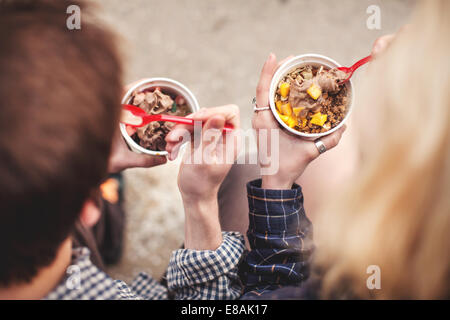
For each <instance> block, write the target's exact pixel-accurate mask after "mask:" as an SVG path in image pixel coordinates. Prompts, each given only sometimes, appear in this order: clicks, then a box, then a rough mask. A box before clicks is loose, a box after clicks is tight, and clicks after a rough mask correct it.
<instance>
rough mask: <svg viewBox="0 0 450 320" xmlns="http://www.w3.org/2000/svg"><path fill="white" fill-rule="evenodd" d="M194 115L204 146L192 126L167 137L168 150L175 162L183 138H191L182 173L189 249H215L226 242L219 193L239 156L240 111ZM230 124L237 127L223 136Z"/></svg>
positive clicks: (232, 107) (222, 109) (218, 110)
mask: <svg viewBox="0 0 450 320" xmlns="http://www.w3.org/2000/svg"><path fill="white" fill-rule="evenodd" d="M190 116H191V117H192V118H193V119H194V120H197V121H201V122H202V123H203V128H202V132H201V137H200V139H199V140H201V144H199V145H195V143H194V141H193V139H194V137H193V136H194V134H193V133H194V132H193V127H192V126H188V125H176V126H175V127H174V128H173V129H172V130H171V131H170V133H169V134H168V135H167V137H166V142H167V146H166V150H167V151H168V152H169V159H171V160H173V159H175V158H176V156H177V154H178V151H179V148H180V146H181V143H182V142H183V139H186V137H187V136H188V137H190V139H191V143H190V147H189V149H188V150H186V152H185V154H184V158H183V162H182V164H181V167H180V172H179V174H178V187H179V189H180V192H181V196H182V198H183V204H184V208H185V214H186V223H185V232H186V236H185V247H186V248H191V249H196V250H215V249H217V248H218V247H219V246H220V244H221V243H222V232H221V228H220V222H219V210H218V204H217V193H218V190H219V187H220V185H221V184H222V182H223V180H224V179H225V177H226V175H227V174H228V172H229V170H230V168H231V166H232V164H233V163H234V160H236V157H237V155H238V151H239V142H240V141H239V137H238V136H237V135H238V131H239V130H238V129H239V123H240V121H239V108H238V107H237V106H235V105H228V106H222V107H216V108H208V109H202V110H200V111H198V112H196V113H194V114H192V115H190ZM226 123H227V124H231V125H232V126H233V127H234V130H233V131H232V132H230V133H227V134H225V133H223V127H224V125H225V124H226ZM227 152H228V157H227ZM197 160H200V161H198V162H197Z"/></svg>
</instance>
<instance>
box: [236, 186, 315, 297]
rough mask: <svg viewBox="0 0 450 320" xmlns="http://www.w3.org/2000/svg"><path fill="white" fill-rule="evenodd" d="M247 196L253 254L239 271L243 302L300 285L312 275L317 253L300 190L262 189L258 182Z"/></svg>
mask: <svg viewBox="0 0 450 320" xmlns="http://www.w3.org/2000/svg"><path fill="white" fill-rule="evenodd" d="M247 193H248V203H249V229H248V232H247V235H248V240H249V243H250V247H251V250H250V252H248V253H247V254H246V256H245V258H244V260H243V262H242V264H241V267H240V275H241V278H242V281H243V284H244V293H245V294H244V298H245V297H251V296H252V295H253V296H254V295H256V296H257V295H261V294H263V293H267V292H268V291H271V290H275V289H277V288H280V287H284V286H288V285H290V286H292V285H298V284H300V283H301V282H302V281H304V280H305V279H306V278H307V276H308V274H309V264H310V260H311V256H312V252H313V251H314V245H313V241H312V225H311V222H310V221H309V220H308V218H307V217H306V215H305V211H304V209H303V194H302V191H301V188H300V186H298V185H296V184H294V185H293V186H292V189H289V190H268V189H261V180H260V179H259V180H255V181H251V182H249V183H248V184H247Z"/></svg>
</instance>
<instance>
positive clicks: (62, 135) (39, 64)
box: [0, 0, 122, 287]
mask: <svg viewBox="0 0 450 320" xmlns="http://www.w3.org/2000/svg"><path fill="white" fill-rule="evenodd" d="M72 4H76V5H78V6H79V7H80V8H81V30H69V29H68V28H67V26H66V19H67V18H68V17H69V14H67V13H66V10H67V7H68V6H69V5H72ZM113 39H114V37H113V35H112V34H111V33H109V32H108V31H106V30H105V29H104V28H102V27H100V26H99V25H98V24H97V23H95V22H94V20H93V19H92V17H91V16H90V15H89V13H88V8H86V6H84V5H83V3H80V2H77V1H70V2H69V1H65V0H53V1H49V0H33V1H20V0H15V1H2V0H0V287H7V286H9V285H11V284H15V283H21V282H29V281H30V280H31V279H32V278H33V277H34V276H35V275H36V274H37V272H38V270H39V269H40V268H42V267H44V266H48V265H50V264H51V262H52V261H53V260H54V258H55V256H56V252H57V251H58V248H59V247H60V245H61V244H62V243H63V241H64V240H65V239H66V238H67V237H68V236H69V235H70V233H71V231H72V230H73V228H74V225H75V222H76V220H77V219H78V217H79V213H80V211H81V209H82V206H83V204H84V203H85V201H86V200H87V199H89V197H90V195H91V194H92V193H93V192H95V190H96V189H97V187H98V185H99V184H100V182H101V180H102V179H103V178H104V177H105V176H106V174H107V172H106V170H107V161H108V158H109V153H110V149H111V143H112V137H113V135H114V132H115V129H116V128H117V125H118V121H119V113H120V95H121V91H122V87H121V66H120V60H119V57H118V54H117V51H116V47H115V43H114V40H113Z"/></svg>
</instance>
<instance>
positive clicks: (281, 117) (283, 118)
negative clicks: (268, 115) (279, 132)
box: [278, 114, 289, 124]
mask: <svg viewBox="0 0 450 320" xmlns="http://www.w3.org/2000/svg"><path fill="white" fill-rule="evenodd" d="M278 115H279V116H280V119H281V120H283V122H284V123H286V124H287V123H288V121H289V116H285V115H283V114H278Z"/></svg>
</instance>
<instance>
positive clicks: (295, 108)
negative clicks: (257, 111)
mask: <svg viewBox="0 0 450 320" xmlns="http://www.w3.org/2000/svg"><path fill="white" fill-rule="evenodd" d="M338 67H340V65H339V64H338V63H337V62H336V61H334V60H332V59H330V58H328V57H325V56H322V55H318V54H304V55H300V56H297V57H294V58H292V59H290V60H288V61H286V62H285V63H284V64H283V65H281V66H280V68H278V70H277V71H276V72H275V75H274V76H273V78H272V82H271V84H270V89H269V102H270V109H271V110H272V113H273V115H274V117H275V118H276V119H277V121H278V122H279V123H280V125H281V126H282V127H283V128H285V129H286V130H288V131H289V132H291V133H292V134H295V135H297V136H300V137H303V138H306V139H309V140H313V139H317V138H320V137H323V136H325V135H328V134H330V133H332V132H334V131H336V130H338V129H339V128H340V127H342V126H343V125H344V123H345V122H346V121H347V119H348V118H349V116H350V113H351V110H352V106H353V100H354V90H353V84H352V81H351V80H350V81H348V82H346V83H340V81H341V80H342V79H344V78H345V77H346V74H344V73H342V72H341V71H339V70H337V68H338Z"/></svg>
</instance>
